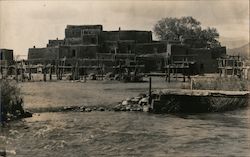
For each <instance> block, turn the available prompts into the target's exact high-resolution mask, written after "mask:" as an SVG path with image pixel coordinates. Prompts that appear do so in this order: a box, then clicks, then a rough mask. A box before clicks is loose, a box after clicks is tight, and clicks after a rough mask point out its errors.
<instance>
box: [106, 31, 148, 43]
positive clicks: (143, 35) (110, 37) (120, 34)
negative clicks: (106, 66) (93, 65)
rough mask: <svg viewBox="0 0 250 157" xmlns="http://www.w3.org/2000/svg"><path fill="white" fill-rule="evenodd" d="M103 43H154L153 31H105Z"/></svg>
mask: <svg viewBox="0 0 250 157" xmlns="http://www.w3.org/2000/svg"><path fill="white" fill-rule="evenodd" d="M101 40H102V41H118V40H134V41H135V42H136V43H150V42H152V32H151V31H103V32H102V33H101Z"/></svg>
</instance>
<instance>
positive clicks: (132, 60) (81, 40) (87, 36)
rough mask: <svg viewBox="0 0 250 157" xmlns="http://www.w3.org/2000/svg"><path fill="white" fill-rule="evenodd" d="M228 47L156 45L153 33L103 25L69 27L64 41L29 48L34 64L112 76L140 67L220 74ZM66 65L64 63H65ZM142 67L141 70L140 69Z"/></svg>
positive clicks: (193, 43) (187, 43) (196, 42)
mask: <svg viewBox="0 0 250 157" xmlns="http://www.w3.org/2000/svg"><path fill="white" fill-rule="evenodd" d="M224 55H226V48H225V47H216V48H207V47H206V46H205V45H204V43H202V42H200V40H199V39H193V38H189V39H188V38H185V39H184V38H183V39H180V40H178V41H154V40H153V39H152V32H151V31H138V30H121V29H120V28H119V29H118V30H116V31H104V30H103V26H102V25H79V26H78V25H68V26H67V27H66V29H65V38H64V39H56V40H49V42H48V44H47V46H46V47H45V48H36V47H33V48H30V49H29V52H28V61H29V62H32V63H33V64H39V63H40V64H51V65H57V64H60V65H61V64H63V65H65V66H73V65H75V64H76V62H77V64H78V66H84V67H85V68H86V69H87V68H90V69H91V68H92V69H96V68H98V67H102V69H105V72H111V71H113V70H114V69H115V68H116V67H119V66H120V67H121V66H126V67H129V66H131V67H132V66H135V65H138V67H141V68H140V69H141V72H152V71H162V72H163V71H165V70H166V68H172V69H173V68H176V69H178V68H179V69H181V68H180V67H185V66H186V67H188V69H189V72H191V73H214V72H218V64H217V58H219V57H222V56H224ZM62 62H63V63H62ZM139 65H140V66H139Z"/></svg>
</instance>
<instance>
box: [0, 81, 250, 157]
mask: <svg viewBox="0 0 250 157" xmlns="http://www.w3.org/2000/svg"><path fill="white" fill-rule="evenodd" d="M107 84H108V83H107ZM59 85H62V84H60V83H59V84H58V83H55V82H54V83H47V84H45V83H42V82H41V83H33V84H32V83H23V84H21V85H20V86H21V89H22V93H23V95H24V99H25V100H26V102H27V105H26V108H28V109H29V108H30V109H32V108H33V109H34V108H40V107H45V106H46V107H47V106H48V105H49V104H51V103H53V102H57V101H59V102H60V103H58V104H61V105H62V106H64V105H68V103H69V102H70V100H68V99H69V98H68V96H66V97H65V98H62V97H55V98H54V99H51V93H50V94H49V93H46V92H45V91H43V90H44V89H45V88H46V89H47V88H48V86H51V88H54V86H59ZM153 85H154V87H157V88H158V87H162V88H164V86H162V85H160V84H153ZM38 86H39V88H38ZM76 86H78V90H79V91H78V92H74V91H73V93H76V95H79V92H80V89H82V88H83V87H86V88H83V89H90V87H91V89H92V84H91V83H89V85H87V84H80V83H72V84H71V85H69V86H67V88H70V87H72V89H73V88H74V89H75V87H76ZM107 86H108V87H109V89H110V90H107V89H108V88H106V85H100V86H98V88H97V90H98V92H100V93H105V94H104V95H105V96H109V94H110V95H113V96H117V97H118V98H117V97H116V98H114V99H112V101H111V102H113V101H114V102H115V101H117V100H118V99H120V98H122V97H123V98H126V96H132V95H134V94H135V93H138V92H143V91H145V90H147V86H148V84H147V83H144V84H143V83H142V84H140V85H138V84H125V85H124V84H123V85H121V86H119V88H118V87H116V86H109V85H107ZM134 86H138V87H137V88H135V89H136V90H131V89H132V87H134ZM62 87H63V88H64V87H65V86H62ZM31 88H32V90H31ZM33 88H34V89H36V92H38V93H39V91H40V92H41V91H42V93H43V94H44V95H47V97H48V98H43V99H44V100H43V101H41V99H40V101H38V102H35V100H32V101H31V97H34V99H37V95H36V92H34V89H33ZM43 88H44V89H43ZM57 88H59V87H57ZM24 89H25V90H24ZM29 89H30V90H29ZM115 89H116V90H115ZM121 89H124V90H121ZM126 89H129V90H127V92H125V91H126ZM57 90H58V89H57ZM29 91H32V92H30V93H29ZM103 91H105V92H103ZM109 91H114V92H115V93H116V94H115V95H114V93H109ZM128 91H132V92H128ZM50 92H51V91H50ZM61 92H63V91H60V93H61ZM68 92H72V91H68ZM88 92H90V93H91V91H88ZM32 93H33V94H32ZM83 93H84V92H83ZM83 93H80V95H82V94H83ZM44 95H43V96H44ZM54 95H58V93H57V94H56V93H54ZM59 95H61V94H59ZM87 95H88V94H87ZM85 96H86V95H85ZM135 96H136V95H135ZM83 97H84V95H83ZM111 97H112V96H110V97H108V98H111ZM101 98H102V96H100V97H99V98H98V100H99V102H103V103H108V104H109V103H111V102H108V100H109V99H108V98H106V99H104V100H102V99H101ZM47 99H48V100H47ZM61 99H63V100H61ZM66 99H67V100H66ZM73 99H75V97H73ZM86 99H88V98H87V97H85V99H83V98H82V99H81V98H80V99H78V100H74V101H73V102H74V103H75V104H76V105H77V103H76V102H79V104H82V103H87V102H88V101H89V100H86ZM91 99H93V98H91ZM63 102H64V104H63ZM93 102H95V103H97V102H98V101H97V100H95V101H93ZM32 104H33V106H32ZM0 142H1V143H2V144H0V147H4V148H5V149H6V150H7V154H8V155H7V156H14V157H16V156H18V157H34V156H36V157H54V156H58V157H59V156H60V157H79V156H84V157H85V156H86V157H88V156H89V157H92V156H94V157H95V156H114V157H116V156H122V157H126V156H135V157H137V156H138V157H139V156H145V157H152V156H154V157H165V156H177V157H179V156H249V154H250V108H249V107H248V108H243V109H238V110H235V111H228V112H223V113H206V114H204V113H203V114H179V115H171V114H152V113H144V112H113V111H108V112H88V113H87V112H40V113H35V114H34V115H33V117H31V118H26V119H23V120H19V121H15V122H11V123H10V124H9V125H8V126H6V127H2V128H1V132H0Z"/></svg>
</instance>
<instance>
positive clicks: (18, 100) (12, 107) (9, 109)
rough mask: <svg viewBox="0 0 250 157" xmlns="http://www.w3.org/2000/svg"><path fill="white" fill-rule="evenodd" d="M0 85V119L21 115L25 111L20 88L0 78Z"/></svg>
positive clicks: (9, 118) (4, 119) (5, 119)
mask: <svg viewBox="0 0 250 157" xmlns="http://www.w3.org/2000/svg"><path fill="white" fill-rule="evenodd" d="M0 86H1V90H0V93H1V97H0V98H1V104H0V105H1V121H8V120H11V119H15V118H19V117H22V116H23V115H24V114H25V112H24V110H23V107H22V104H23V99H22V97H21V96H20V89H19V88H18V87H17V84H16V83H14V82H10V81H7V80H0Z"/></svg>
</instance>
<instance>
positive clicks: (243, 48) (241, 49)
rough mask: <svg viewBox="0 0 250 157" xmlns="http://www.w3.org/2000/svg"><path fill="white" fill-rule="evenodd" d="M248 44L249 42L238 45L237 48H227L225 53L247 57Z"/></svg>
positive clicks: (249, 44)
mask: <svg viewBox="0 0 250 157" xmlns="http://www.w3.org/2000/svg"><path fill="white" fill-rule="evenodd" d="M249 46H250V43H248V44H245V45H243V46H241V47H238V48H233V49H227V54H229V55H240V56H242V57H244V58H248V57H250V56H249Z"/></svg>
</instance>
